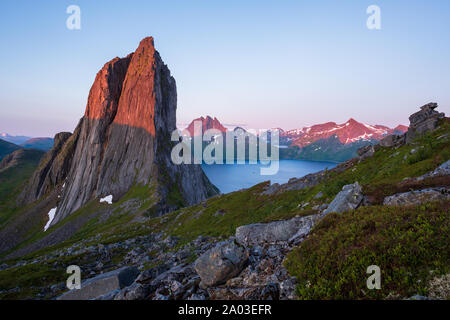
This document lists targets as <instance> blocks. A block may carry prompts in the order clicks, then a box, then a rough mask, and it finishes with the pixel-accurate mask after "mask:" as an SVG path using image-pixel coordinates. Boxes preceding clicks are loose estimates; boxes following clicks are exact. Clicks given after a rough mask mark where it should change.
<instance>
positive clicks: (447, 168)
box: [416, 160, 450, 180]
mask: <svg viewBox="0 0 450 320" xmlns="http://www.w3.org/2000/svg"><path fill="white" fill-rule="evenodd" d="M449 174H450V160H447V161H446V162H444V163H443V164H441V165H440V166H439V167H437V168H436V169H435V170H433V171H431V172H428V173H426V174H424V175H422V176H420V177H417V178H416V179H417V180H423V179H427V178H433V177H441V176H446V175H449Z"/></svg>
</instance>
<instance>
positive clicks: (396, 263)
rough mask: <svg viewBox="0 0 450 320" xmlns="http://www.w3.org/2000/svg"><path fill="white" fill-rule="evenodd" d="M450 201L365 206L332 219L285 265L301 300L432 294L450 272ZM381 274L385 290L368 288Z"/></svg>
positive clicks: (331, 215)
mask: <svg viewBox="0 0 450 320" xmlns="http://www.w3.org/2000/svg"><path fill="white" fill-rule="evenodd" d="M449 234H450V202H449V201H447V202H444V203H427V204H424V205H417V206H412V207H385V206H373V207H363V208H360V209H358V210H356V211H350V212H345V213H343V214H335V213H332V214H329V215H327V216H326V217H325V218H324V219H323V220H322V221H321V222H320V223H319V224H318V225H317V226H316V227H315V228H314V230H313V231H312V233H311V234H310V235H309V237H308V238H307V239H306V240H305V241H304V242H303V243H302V244H301V245H300V247H298V248H296V249H294V251H293V252H291V253H290V254H289V255H288V257H287V259H286V260H285V266H286V268H287V269H288V271H289V272H290V274H292V275H294V276H295V277H297V279H298V281H299V284H298V287H297V293H298V296H299V297H300V299H383V298H386V297H388V296H389V295H391V296H398V297H401V298H404V297H410V296H412V295H415V294H420V295H427V294H428V286H427V284H428V282H429V281H430V280H431V279H432V278H433V277H435V276H438V275H442V274H447V273H448V272H449V271H450V270H449V269H450V251H449V250H448V244H449V239H448V236H449ZM370 265H377V266H379V267H380V269H381V289H380V290H376V289H375V290H369V289H368V288H367V286H366V281H367V278H368V277H369V276H370V275H368V274H367V273H366V271H367V267H369V266H370Z"/></svg>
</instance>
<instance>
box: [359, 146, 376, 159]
mask: <svg viewBox="0 0 450 320" xmlns="http://www.w3.org/2000/svg"><path fill="white" fill-rule="evenodd" d="M375 151H376V146H374V145H371V144H370V145H367V146H364V147H362V148H359V149H358V151H356V152H357V153H358V156H359V158H360V159H361V160H364V159H366V158H369V157H372V156H373V155H374V154H375Z"/></svg>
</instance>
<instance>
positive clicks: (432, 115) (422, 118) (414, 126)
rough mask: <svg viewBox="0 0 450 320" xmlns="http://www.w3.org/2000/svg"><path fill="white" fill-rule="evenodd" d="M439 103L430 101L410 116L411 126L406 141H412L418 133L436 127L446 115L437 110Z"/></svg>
mask: <svg viewBox="0 0 450 320" xmlns="http://www.w3.org/2000/svg"><path fill="white" fill-rule="evenodd" d="M437 107H438V104H437V103H428V104H426V105H424V106H422V107H420V111H418V112H416V113H413V114H412V115H411V116H410V117H409V122H410V125H409V128H408V131H407V132H406V143H409V142H411V141H412V140H413V139H414V138H415V137H417V136H418V135H421V134H424V133H426V132H429V131H432V130H434V129H436V127H437V126H438V121H439V119H441V118H444V117H445V114H444V113H439V112H437V111H435V110H434V109H436V108H437Z"/></svg>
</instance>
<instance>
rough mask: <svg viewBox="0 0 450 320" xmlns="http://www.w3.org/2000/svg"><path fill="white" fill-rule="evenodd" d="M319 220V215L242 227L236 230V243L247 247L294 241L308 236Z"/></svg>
mask: <svg viewBox="0 0 450 320" xmlns="http://www.w3.org/2000/svg"><path fill="white" fill-rule="evenodd" d="M318 219H319V215H311V216H306V217H295V218H292V219H290V220H282V221H274V222H270V223H254V224H249V225H245V226H240V227H238V228H237V229H236V241H237V242H238V243H240V244H242V245H243V246H246V247H248V246H257V245H260V246H262V245H265V244H274V243H278V242H281V241H294V240H295V239H298V238H301V237H303V236H305V235H307V234H308V233H309V231H310V230H311V228H312V227H313V226H314V224H315V223H316V222H317V220H318Z"/></svg>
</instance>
